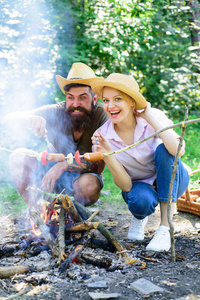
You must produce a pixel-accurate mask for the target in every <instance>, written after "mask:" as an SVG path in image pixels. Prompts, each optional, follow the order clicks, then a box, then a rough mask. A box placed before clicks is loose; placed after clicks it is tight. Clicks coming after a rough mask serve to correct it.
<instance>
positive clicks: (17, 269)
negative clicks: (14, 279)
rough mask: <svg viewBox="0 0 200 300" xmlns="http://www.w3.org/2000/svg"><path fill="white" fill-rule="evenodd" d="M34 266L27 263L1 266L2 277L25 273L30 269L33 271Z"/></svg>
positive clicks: (0, 275)
mask: <svg viewBox="0 0 200 300" xmlns="http://www.w3.org/2000/svg"><path fill="white" fill-rule="evenodd" d="M32 269H33V267H29V266H26V265H18V266H11V267H0V278H8V277H11V276H13V275H15V274H17V273H18V274H23V273H26V272H28V271H32Z"/></svg>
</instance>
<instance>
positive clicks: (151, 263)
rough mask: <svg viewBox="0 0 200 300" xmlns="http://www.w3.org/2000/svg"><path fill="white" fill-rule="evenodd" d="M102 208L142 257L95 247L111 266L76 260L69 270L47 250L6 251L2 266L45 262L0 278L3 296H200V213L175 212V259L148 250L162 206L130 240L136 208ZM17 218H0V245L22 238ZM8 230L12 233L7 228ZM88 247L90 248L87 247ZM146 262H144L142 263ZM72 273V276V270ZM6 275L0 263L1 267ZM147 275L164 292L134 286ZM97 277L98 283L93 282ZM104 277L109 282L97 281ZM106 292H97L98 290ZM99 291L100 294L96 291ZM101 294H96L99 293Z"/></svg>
mask: <svg viewBox="0 0 200 300" xmlns="http://www.w3.org/2000/svg"><path fill="white" fill-rule="evenodd" d="M93 209H99V214H98V216H97V217H98V219H99V220H100V221H101V222H103V221H114V222H117V224H116V226H111V227H109V228H108V229H109V230H110V231H111V232H112V234H113V235H114V236H116V237H117V238H118V240H119V241H120V242H121V243H123V244H124V245H126V247H127V249H128V250H129V252H128V255H129V256H132V258H135V259H137V261H136V263H134V264H133V265H130V264H129V265H127V264H125V263H124V258H123V257H122V258H121V259H119V258H120V257H119V255H116V253H113V252H110V251H107V250H103V249H98V248H97V249H92V250H89V251H91V253H98V254H99V253H100V254H102V255H105V256H107V257H108V258H110V259H112V264H111V266H110V267H109V268H107V269H106V268H100V267H97V266H94V265H92V264H86V263H82V264H76V263H71V264H70V266H69V268H68V270H66V271H65V272H64V273H61V274H60V273H59V272H58V266H57V265H56V259H55V258H53V257H52V256H51V255H49V254H47V253H46V251H43V253H40V254H39V255H38V256H34V257H26V256H25V255H24V253H23V254H22V253H21V254H19V253H18V252H17V251H16V252H15V253H13V255H10V256H9V257H3V256H2V257H1V259H0V267H5V266H16V265H18V264H25V265H27V264H28V265H34V266H36V265H37V264H38V261H40V264H41V263H43V266H44V267H43V268H40V271H37V272H28V273H26V274H15V275H14V276H11V277H10V278H2V277H1V279H0V300H5V299H17V298H18V297H20V298H22V299H27V300H35V299H58V300H59V299H71V300H76V299H83V300H87V299H123V300H125V299H127V300H128V299H155V300H157V299H173V300H175V299H177V300H178V299H179V300H181V299H190V300H194V299H200V217H198V216H195V215H192V214H188V213H183V212H176V214H175V216H174V220H173V223H174V227H175V249H176V262H172V260H171V252H170V251H169V252H165V253H164V252H162V253H153V252H152V253H147V252H146V251H145V247H146V245H147V244H148V242H149V241H150V239H151V238H152V237H153V235H154V233H155V230H156V229H157V228H158V226H159V219H160V212H159V208H158V209H157V210H156V212H155V213H154V214H153V215H151V216H150V217H149V220H148V223H147V226H146V228H145V240H144V241H142V242H134V243H133V242H130V241H129V240H127V238H126V237H127V232H128V228H129V225H130V220H131V214H130V213H129V211H128V210H127V208H126V206H124V207H123V208H122V210H119V207H114V206H110V205H107V204H104V205H100V206H98V205H97V206H96V207H94V208H93ZM15 225H16V219H13V218H12V216H2V217H1V218H0V228H1V229H0V236H1V247H2V246H3V245H5V244H8V243H11V241H13V240H15V241H17V239H18V237H19V232H17V230H16V226H15ZM8 232H9V234H8ZM84 251H88V249H84ZM142 266H143V268H142ZM70 274H71V276H69V275H70ZM0 275H1V269H0ZM140 278H144V279H146V280H148V281H150V282H152V283H153V284H155V285H156V286H157V287H160V288H162V289H163V291H162V292H154V293H152V294H151V293H149V294H142V293H140V292H138V291H135V290H134V289H133V288H132V285H131V284H132V283H133V282H135V281H136V280H138V279H140ZM91 282H92V283H96V286H93V287H92V286H91V285H90V284H91ZM98 282H101V283H102V282H103V283H104V284H105V285H106V287H103V286H100V287H98ZM99 293H100V295H102V296H99V298H98V297H97V295H99ZM95 295H96V296H95ZM95 297H97V298H95Z"/></svg>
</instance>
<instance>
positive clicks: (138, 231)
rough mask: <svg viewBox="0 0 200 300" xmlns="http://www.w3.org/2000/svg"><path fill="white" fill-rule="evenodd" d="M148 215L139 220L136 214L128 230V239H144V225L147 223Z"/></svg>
mask: <svg viewBox="0 0 200 300" xmlns="http://www.w3.org/2000/svg"><path fill="white" fill-rule="evenodd" d="M147 221H148V217H146V218H144V219H142V220H138V219H136V218H135V217H134V216H133V218H132V220H131V225H130V228H129V231H128V239H130V240H136V241H142V240H143V239H144V227H145V225H146V224H147Z"/></svg>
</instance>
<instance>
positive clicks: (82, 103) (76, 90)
mask: <svg viewBox="0 0 200 300" xmlns="http://www.w3.org/2000/svg"><path fill="white" fill-rule="evenodd" d="M92 102H93V99H92V95H91V93H90V89H89V87H88V86H80V87H72V88H71V89H70V90H69V91H67V92H66V108H67V109H69V111H70V115H71V116H72V117H73V116H76V115H82V114H84V110H87V111H88V112H91V110H92Z"/></svg>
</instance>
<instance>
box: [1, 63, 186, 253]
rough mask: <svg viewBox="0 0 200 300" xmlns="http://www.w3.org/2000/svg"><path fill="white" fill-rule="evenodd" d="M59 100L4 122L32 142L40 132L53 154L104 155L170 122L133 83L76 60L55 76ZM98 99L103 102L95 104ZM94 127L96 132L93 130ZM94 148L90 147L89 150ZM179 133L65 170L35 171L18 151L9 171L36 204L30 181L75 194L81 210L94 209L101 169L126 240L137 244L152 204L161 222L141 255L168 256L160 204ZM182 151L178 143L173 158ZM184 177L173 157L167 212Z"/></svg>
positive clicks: (62, 165) (63, 166)
mask: <svg viewBox="0 0 200 300" xmlns="http://www.w3.org/2000/svg"><path fill="white" fill-rule="evenodd" d="M56 80H57V83H58V85H59V87H60V89H61V90H62V92H63V93H64V95H65V97H66V99H65V101H63V102H60V103H58V104H53V105H47V106H44V107H41V108H37V109H35V110H32V111H29V112H25V113H17V114H16V113H14V114H13V113H11V114H9V115H7V116H6V117H5V118H4V124H6V125H7V126H10V127H13V126H19V125H20V126H22V127H23V126H24V127H28V128H31V129H33V130H34V131H35V132H36V133H37V134H38V137H39V138H40V137H42V136H44V135H46V134H47V136H48V139H49V141H50V142H51V144H53V146H54V148H55V149H56V151H57V152H59V153H64V154H65V155H67V154H68V153H70V152H72V153H73V154H74V153H75V151H76V150H77V149H78V150H79V151H80V153H81V154H83V153H85V152H91V149H92V148H93V151H102V152H103V153H108V152H111V151H114V150H118V149H121V148H124V147H126V146H127V145H131V144H133V143H135V142H137V141H139V140H141V139H144V138H145V137H148V136H149V135H151V134H152V133H154V132H155V131H158V130H160V129H162V128H164V127H166V126H168V125H171V124H172V121H170V120H169V119H168V118H167V117H166V115H165V114H164V113H163V112H162V111H160V110H158V109H155V108H152V107H151V104H150V103H149V102H147V101H146V100H145V98H144V97H143V96H142V94H141V93H140V92H139V86H138V84H137V82H136V81H135V79H134V78H133V77H131V76H128V75H123V74H119V73H112V74H110V75H109V76H108V77H107V78H106V79H103V78H99V77H96V76H95V74H94V72H93V70H91V69H90V68H89V67H88V66H87V65H85V64H83V63H74V64H73V65H72V67H71V69H70V71H69V73H68V76H67V78H63V77H61V76H59V75H57V76H56ZM98 98H99V99H102V101H103V105H101V103H99V102H97V99H98ZM99 128H100V129H99ZM92 144H93V146H92ZM178 144H179V136H178V135H177V134H176V133H175V132H174V130H172V129H170V130H167V131H164V132H162V133H160V134H159V135H158V136H155V137H153V138H151V139H149V140H147V141H146V142H143V143H141V144H140V145H138V146H136V147H134V148H131V149H129V150H127V151H124V152H122V153H119V154H116V155H111V156H104V159H103V160H102V161H98V162H87V163H86V162H85V161H84V160H82V161H81V164H80V165H76V164H72V165H68V163H67V161H64V162H58V163H52V164H48V165H47V166H41V163H39V162H38V161H37V160H36V159H35V158H34V157H33V155H32V157H31V154H33V150H28V149H18V150H16V151H15V152H14V153H13V154H12V155H11V157H10V163H11V166H12V168H11V174H12V177H13V180H14V183H15V185H16V187H17V189H18V190H19V192H20V194H21V196H22V198H23V199H24V200H25V202H26V203H27V204H28V205H30V204H31V205H33V204H35V201H36V199H35V198H34V193H33V192H31V191H30V189H29V190H27V187H28V186H30V185H33V184H35V185H36V186H42V187H43V188H44V189H45V190H47V191H54V192H57V193H59V192H61V191H62V190H63V189H64V188H65V189H66V193H67V194H69V195H72V196H74V199H75V200H77V201H79V202H80V203H82V204H83V205H85V206H87V205H92V204H94V203H95V202H96V201H97V200H98V198H99V195H100V191H101V189H102V187H103V182H102V178H101V173H102V171H103V169H104V166H105V164H106V165H107V166H108V168H109V170H110V172H111V174H112V176H113V179H114V182H115V184H116V185H117V186H118V187H119V188H120V189H121V190H122V197H123V199H124V200H125V202H126V203H127V205H128V209H129V210H130V212H131V213H132V215H133V217H132V220H131V225H130V228H129V232H128V238H129V239H131V240H143V239H144V228H145V225H146V223H147V220H148V216H149V215H151V214H152V213H153V212H154V211H155V208H156V206H157V205H158V203H160V212H161V222H160V226H159V228H158V230H157V231H156V234H155V236H154V237H153V239H152V240H151V241H150V243H149V244H148V245H147V247H146V249H147V250H153V251H164V250H165V251H168V250H169V249H170V246H171V241H170V233H169V224H168V217H167V203H168V192H169V183H170V179H171V174H172V165H173V162H174V158H175V155H176V152H177V147H178ZM183 154H184V145H183V147H182V149H181V152H180V156H181V155H183ZM188 183H189V176H188V172H187V170H186V168H185V167H184V166H183V164H182V162H181V160H180V159H179V162H178V166H177V173H176V178H175V182H174V187H173V200H172V205H171V211H172V212H173V209H174V208H175V205H176V199H177V198H178V197H179V196H181V195H182V194H183V193H184V191H185V190H186V188H187V186H188Z"/></svg>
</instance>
